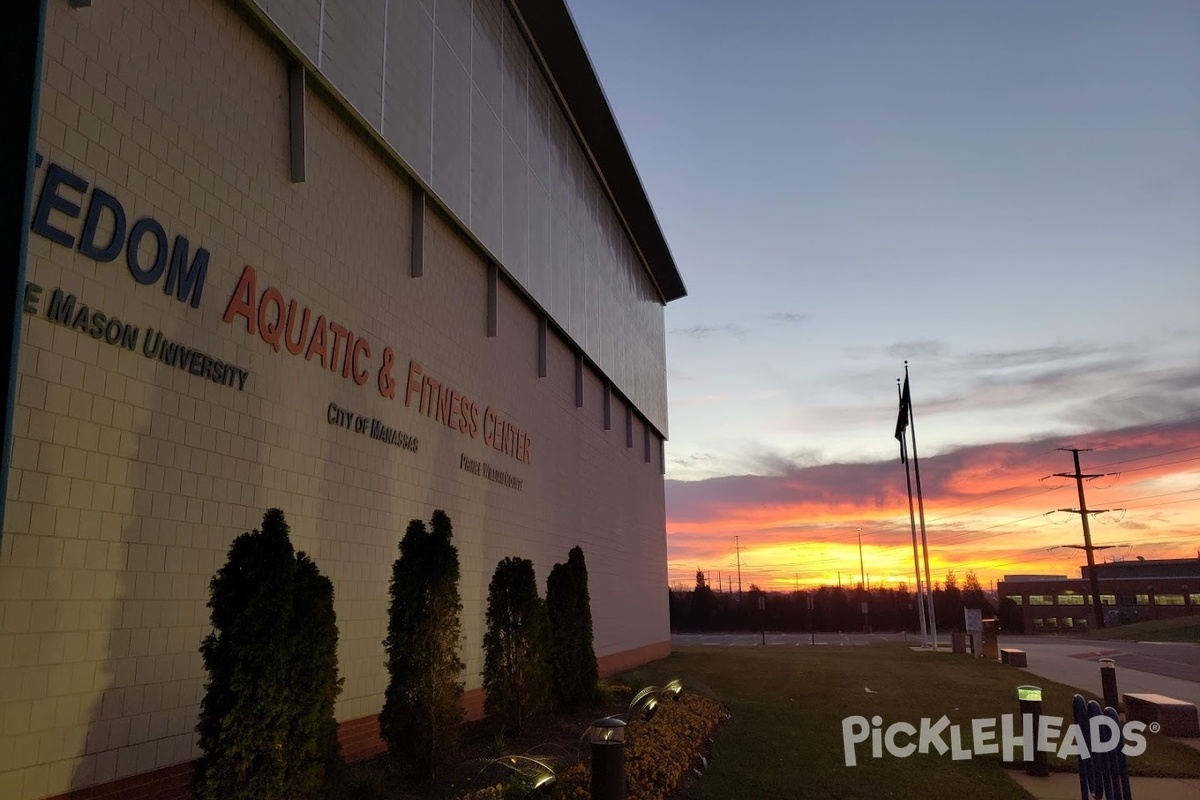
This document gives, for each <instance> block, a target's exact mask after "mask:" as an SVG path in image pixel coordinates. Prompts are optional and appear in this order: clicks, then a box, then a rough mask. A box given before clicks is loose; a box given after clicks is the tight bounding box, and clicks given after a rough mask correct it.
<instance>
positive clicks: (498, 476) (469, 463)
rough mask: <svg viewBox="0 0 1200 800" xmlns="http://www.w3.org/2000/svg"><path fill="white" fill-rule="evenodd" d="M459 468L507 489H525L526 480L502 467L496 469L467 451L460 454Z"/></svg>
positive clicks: (520, 490) (519, 490)
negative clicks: (471, 455) (469, 454)
mask: <svg viewBox="0 0 1200 800" xmlns="http://www.w3.org/2000/svg"><path fill="white" fill-rule="evenodd" d="M458 468H459V469H461V470H463V471H464V472H469V473H471V474H472V475H478V476H479V477H481V478H485V479H487V480H489V481H491V482H492V483H498V484H500V485H501V486H503V487H505V488H506V489H516V490H517V491H518V492H523V491H525V489H524V486H525V481H523V480H522V479H520V478H518V477H517V476H516V475H513V474H512V473H510V472H505V471H504V470H502V469H496V468H495V467H493V466H492V465H491V464H489V463H487V462H486V461H477V460H476V459H474V458H471V457H470V456H468V455H467V454H465V453H463V454H460V455H459V457H458Z"/></svg>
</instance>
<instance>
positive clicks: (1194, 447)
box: [1096, 445, 1200, 472]
mask: <svg viewBox="0 0 1200 800" xmlns="http://www.w3.org/2000/svg"><path fill="white" fill-rule="evenodd" d="M1190 450H1200V445H1192V446H1190V447H1180V448H1178V449H1175V450H1166V451H1164V452H1161V453H1151V454H1150V455H1148V456H1138V457H1137V458H1127V459H1125V460H1124V461H1110V462H1108V463H1107V464H1101V465H1100V466H1098V467H1096V469H1108V468H1109V467H1115V466H1117V465H1118V464H1130V463H1132V462H1134V461H1145V460H1146V459H1148V458H1160V457H1162V456H1173V455H1175V454H1176V453H1186V452H1188V451H1190ZM1128 471H1129V470H1126V472H1128Z"/></svg>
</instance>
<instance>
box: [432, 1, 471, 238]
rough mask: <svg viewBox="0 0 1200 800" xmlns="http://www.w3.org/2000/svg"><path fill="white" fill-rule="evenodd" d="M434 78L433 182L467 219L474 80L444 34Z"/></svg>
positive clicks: (439, 42) (437, 44)
mask: <svg viewBox="0 0 1200 800" xmlns="http://www.w3.org/2000/svg"><path fill="white" fill-rule="evenodd" d="M440 7H441V6H440V4H439V8H440ZM433 81H434V82H433V168H432V170H431V174H432V185H433V188H434V190H435V191H436V192H437V193H438V194H439V195H441V197H442V199H443V200H444V201H445V202H446V204H447V205H449V206H450V209H451V210H452V211H454V213H456V214H457V215H458V216H459V217H460V218H462V219H464V220H466V219H468V218H469V217H470V213H469V212H470V209H469V208H468V203H469V202H470V178H471V173H470V164H471V159H470V153H471V80H470V77H469V76H468V75H467V71H466V70H465V69H463V67H462V65H461V64H460V63H458V59H457V58H455V56H454V54H453V52H451V50H450V45H448V44H447V43H446V40H445V39H444V38H443V37H441V36H437V37H435V38H434V44H433Z"/></svg>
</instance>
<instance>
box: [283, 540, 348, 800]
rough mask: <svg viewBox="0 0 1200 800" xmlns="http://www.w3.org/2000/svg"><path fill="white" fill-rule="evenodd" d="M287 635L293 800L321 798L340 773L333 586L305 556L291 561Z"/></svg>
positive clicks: (302, 554) (338, 687)
mask: <svg viewBox="0 0 1200 800" xmlns="http://www.w3.org/2000/svg"><path fill="white" fill-rule="evenodd" d="M294 597H295V600H294V605H293V616H292V634H293V639H292V642H293V647H294V648H295V650H294V652H295V656H296V658H295V661H294V664H295V666H294V668H293V671H292V678H291V680H292V686H293V688H294V689H295V691H296V693H297V703H296V708H295V711H296V719H295V727H294V729H293V731H294V733H293V735H292V737H291V739H290V741H289V743H288V749H289V750H290V754H291V774H292V791H293V795H292V796H293V797H295V798H302V797H311V798H324V797H325V793H326V791H327V787H329V786H330V784H331V783H332V782H333V781H335V780H337V779H339V778H340V777H341V775H340V773H341V772H342V770H343V769H344V767H345V764H344V762H343V761H342V746H341V743H340V742H339V741H338V726H337V720H336V719H335V717H334V713H333V711H334V703H335V702H336V701H337V696H338V695H339V694H340V693H341V691H342V681H341V679H339V678H338V674H337V642H338V629H337V616H336V614H335V613H334V610H333V583H332V582H331V581H330V580H329V578H327V577H325V576H324V575H322V574H321V571H320V570H319V569H317V565H316V564H315V563H313V561H312V560H311V559H310V558H309V557H308V556H307V555H306V554H305V553H300V554H298V555H297V556H296V592H295V595H294Z"/></svg>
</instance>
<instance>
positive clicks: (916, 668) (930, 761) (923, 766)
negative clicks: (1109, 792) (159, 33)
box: [622, 645, 1200, 800]
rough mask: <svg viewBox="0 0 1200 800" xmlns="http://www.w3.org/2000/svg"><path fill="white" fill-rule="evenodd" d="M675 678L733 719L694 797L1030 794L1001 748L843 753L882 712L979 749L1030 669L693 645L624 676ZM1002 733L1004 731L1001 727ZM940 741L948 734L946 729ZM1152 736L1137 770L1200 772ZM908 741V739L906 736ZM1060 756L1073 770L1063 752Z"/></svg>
mask: <svg viewBox="0 0 1200 800" xmlns="http://www.w3.org/2000/svg"><path fill="white" fill-rule="evenodd" d="M675 677H678V678H680V679H682V680H683V682H684V685H685V686H686V687H688V688H690V689H693V690H697V689H704V688H707V689H708V690H711V692H712V693H713V694H714V695H715V696H716V697H718V698H719V699H720V701H721V702H722V703H723V704H724V705H725V707H726V709H728V711H729V713H730V715H731V716H732V719H731V720H730V721H729V722H728V723H726V724H725V726H724V727H723V728H722V729H721V730H720V732H719V733H718V735H717V738H716V744H715V750H714V754H713V758H712V760H711V762H710V766H709V770H708V772H707V774H706V775H705V776H704V777H703V778H702V779H700V780H699V781H697V782H696V783H695V785H694V786H693V787H692V789H691V791H690V793H689V797H691V798H695V800H708V799H710V798H711V799H712V800H718V799H719V800H733V799H734V798H738V799H739V800H740V798H754V799H755V800H771V799H772V798H787V800H793V798H797V799H798V798H830V799H834V800H850V799H851V798H862V800H868V799H869V800H877V798H887V797H895V798H909V797H921V798H929V800H938V798H945V800H962V799H963V798H976V797H978V798H997V799H998V800H1006V799H1007V798H1013V800H1016V799H1017V798H1023V799H1026V800H1027V798H1028V797H1029V795H1027V794H1026V793H1025V792H1024V790H1022V789H1021V788H1019V787H1018V786H1017V785H1016V784H1015V783H1014V782H1013V781H1012V780H1011V779H1009V778H1008V777H1007V776H1006V775H1005V774H1004V767H1003V766H1002V765H1001V764H1000V759H999V756H992V755H988V756H975V757H973V758H971V759H969V760H960V761H954V760H952V759H951V756H950V753H949V752H947V753H946V754H945V755H935V751H933V750H931V751H930V753H929V754H927V755H921V754H919V753H916V754H913V755H911V756H909V757H907V758H897V757H895V756H892V755H889V754H888V753H887V751H886V750H884V751H883V757H882V758H878V759H876V758H872V757H871V746H870V740H868V741H866V742H863V743H861V744H859V745H858V746H857V760H858V763H857V765H856V766H853V767H848V766H846V764H845V755H844V751H843V742H842V720H843V718H845V717H848V716H851V715H861V716H863V717H866V718H868V719H870V718H871V717H872V716H874V715H879V716H881V717H882V718H883V728H884V729H886V728H887V727H888V726H889V725H891V724H892V723H894V722H908V723H909V724H911V725H913V726H914V727H918V728H919V727H920V723H921V719H922V718H923V717H928V718H930V719H931V720H932V721H934V722H936V721H937V720H938V718H940V717H941V716H942V715H943V714H944V715H946V716H947V717H949V719H950V722H951V723H952V724H957V725H959V726H960V727H961V728H962V729H963V736H962V744H963V746H964V747H966V748H970V747H971V732H970V730H971V729H970V726H971V720H972V719H975V718H993V717H998V716H999V715H1001V714H1005V713H1011V714H1019V708H1018V704H1017V699H1016V687H1017V686H1018V685H1020V684H1023V683H1027V682H1029V681H1030V680H1031V678H1032V676H1030V675H1028V674H1027V673H1025V672H1022V671H1019V670H1015V669H1012V668H1011V667H1005V666H1002V665H1000V664H998V663H995V662H989V661H984V660H982V659H972V658H968V657H965V656H961V655H951V654H948V653H927V652H926V653H920V652H913V651H912V650H910V649H908V648H907V647H904V646H902V645H872V646H869V647H692V648H680V649H678V650H676V652H675V653H674V654H672V655H671V656H670V657H669V658H667V659H664V660H662V661H657V662H654V663H652V664H649V665H646V666H645V667H642V668H639V669H637V670H634V671H631V672H629V673H626V674H625V675H624V676H622V680H623V681H626V682H628V683H630V684H631V685H633V686H637V685H641V684H661V683H663V682H665V681H666V680H668V679H670V678H675ZM1035 680H1036V679H1035ZM1039 685H1040V686H1041V687H1042V689H1043V692H1044V699H1045V713H1046V714H1051V715H1058V716H1063V717H1068V718H1069V717H1070V708H1071V705H1070V704H1071V698H1072V696H1073V695H1074V693H1075V690H1073V689H1070V688H1068V687H1065V686H1061V685H1059V684H1055V683H1051V682H1049V681H1039ZM868 688H869V689H871V690H872V691H871V692H867V691H866V689H868ZM1016 724H1017V727H1018V729H1019V727H1020V720H1019V718H1018V720H1017V723H1016ZM996 733H997V735H996V739H997V740H998V739H999V727H998V726H997V728H996ZM942 738H943V739H944V740H946V741H947V743H948V742H949V738H950V737H949V734H948V733H946V734H943V737H942ZM1147 738H1148V741H1149V745H1148V747H1147V751H1146V753H1145V754H1144V755H1142V756H1139V757H1137V758H1131V759H1130V766H1131V769H1132V770H1133V772H1134V774H1143V775H1174V776H1179V777H1200V752H1197V751H1195V750H1192V749H1191V748H1188V747H1184V746H1183V745H1180V744H1178V743H1176V742H1172V741H1170V740H1168V739H1165V738H1162V737H1158V736H1153V735H1149V734H1147ZM912 740H913V741H916V737H912ZM906 741H908V738H906V737H903V736H902V737H901V739H900V744H904V743H905V742H906ZM1058 741H1061V737H1060V738H1059V739H1058ZM1050 764H1051V768H1057V769H1061V770H1067V769H1071V770H1072V771H1073V767H1072V766H1071V765H1069V764H1067V763H1066V762H1063V761H1059V760H1058V759H1057V758H1056V757H1053V756H1051V758H1050Z"/></svg>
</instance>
